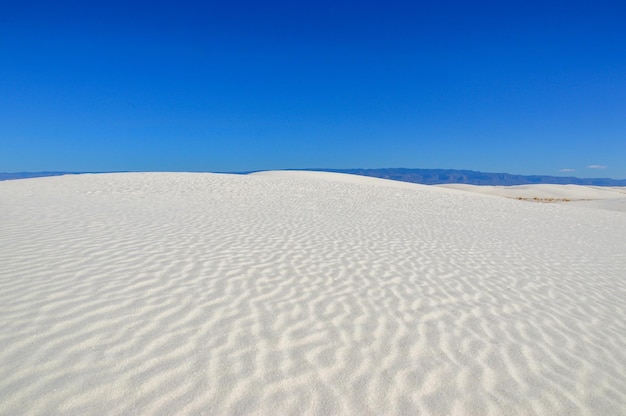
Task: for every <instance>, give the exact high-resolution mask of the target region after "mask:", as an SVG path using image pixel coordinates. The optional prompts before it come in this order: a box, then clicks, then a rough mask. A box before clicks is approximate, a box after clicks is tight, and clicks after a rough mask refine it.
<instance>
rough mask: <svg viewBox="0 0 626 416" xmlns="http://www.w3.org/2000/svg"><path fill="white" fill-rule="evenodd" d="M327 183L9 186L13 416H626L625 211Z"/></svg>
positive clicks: (9, 400)
mask: <svg viewBox="0 0 626 416" xmlns="http://www.w3.org/2000/svg"><path fill="white" fill-rule="evenodd" d="M318 176H319V177H316V176H315V175H297V174H284V175H281V174H275V175H248V176H236V175H214V174H183V173H178V174H173V173H168V174H159V173H145V174H139V173H135V174H106V175H80V176H67V177H55V178H38V179H29V180H20V181H8V182H2V183H0V415H40V414H45V415H102V414H107V415H130V414H138V415H139V414H140V415H171V414H194V415H244V414H246V415H247V414H260V415H263V414H268V415H332V414H341V415H345V414H355V415H382V414H386V415H392V414H398V415H400V414H402V415H448V414H450V415H620V414H622V415H623V414H626V302H625V301H624V299H626V214H624V213H622V212H617V211H615V212H613V211H600V210H595V211H594V210H582V209H576V208H572V207H567V206H556V205H540V204H528V203H525V202H523V201H513V200H507V199H497V198H491V197H485V196H480V195H470V194H464V193H458V192H454V191H451V190H446V189H437V188H431V187H426V186H419V185H409V184H404V185H402V186H400V185H394V184H393V183H391V182H385V181H380V180H369V181H368V180H359V181H356V180H355V181H352V182H351V181H350V180H349V178H348V179H347V180H344V178H345V176H339V175H336V176H332V175H331V176H324V175H322V174H320V175H318ZM333 178H339V179H341V180H334V179H333Z"/></svg>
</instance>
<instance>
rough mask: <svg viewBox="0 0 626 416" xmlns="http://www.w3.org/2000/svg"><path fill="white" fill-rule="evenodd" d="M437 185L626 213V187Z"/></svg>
mask: <svg viewBox="0 0 626 416" xmlns="http://www.w3.org/2000/svg"><path fill="white" fill-rule="evenodd" d="M436 186H437V187H442V188H448V189H456V190H460V191H466V192H475V193H480V194H485V195H494V196H501V197H505V198H512V199H518V200H523V201H530V202H544V203H566V204H568V205H571V206H578V207H584V208H597V209H607V210H611V211H622V212H626V188H623V187H603V186H582V185H548V184H542V185H517V186H477V185H466V184H445V185H436Z"/></svg>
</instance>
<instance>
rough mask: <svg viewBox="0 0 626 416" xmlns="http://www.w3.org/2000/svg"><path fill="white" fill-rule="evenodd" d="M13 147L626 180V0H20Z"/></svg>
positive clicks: (152, 161) (8, 30)
mask: <svg viewBox="0 0 626 416" xmlns="http://www.w3.org/2000/svg"><path fill="white" fill-rule="evenodd" d="M7 3H14V4H7ZM0 145H1V149H0V172H15V171H41V170H71V171H115V170H135V171H143V170H151V171H240V170H257V169H279V168H307V167H311V168H312V167H317V168H357V167H362V168H379V167H416V168H456V169H473V170H481V171H489V172H509V173H520V174H548V175H568V176H569V175H574V176H579V177H613V178H626V2H624V1H613V2H606V1H604V2H603V1H601V0H600V1H576V0H572V1H567V2H552V1H550V0H547V1H541V2H539V1H524V2H508V1H494V2H480V1H466V2H454V1H445V0H444V1H436V0H433V1H428V2H424V1H406V2H404V1H403V2H398V1H378V2H368V1H341V0H338V1H333V2H330V1H325V0H318V1H283V2H277V1H269V2H268V1H254V2H252V1H250V2H246V1H243V2H242V1H236V0H235V1H220V2H213V1H210V0H209V1H185V0H179V1H176V2H174V1H171V2H165V1H151V2H147V1H146V2H138V1H132V0H129V1H125V2H118V1H107V2H98V1H96V2H90V1H74V2H67V1H60V2H28V1H26V2H17V1H12V2H9V1H5V2H2V3H1V5H0ZM569 170H572V171H569Z"/></svg>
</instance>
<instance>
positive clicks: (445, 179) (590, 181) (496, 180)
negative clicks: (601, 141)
mask: <svg viewBox="0 0 626 416" xmlns="http://www.w3.org/2000/svg"><path fill="white" fill-rule="evenodd" d="M299 170H310V171H324V172H337V173H349V174H353V175H362V176H372V177H375V178H383V179H392V180H396V181H403V182H412V183H421V184H425V185H437V184H443V183H466V184H470V185H528V184H560V185H592V186H626V179H610V178H586V179H585V178H576V177H573V176H569V177H561V176H543V175H512V174H510V173H487V172H477V171H473V170H456V169H404V168H398V169H299ZM79 173H86V172H17V173H0V181H4V180H9V179H25V178H37V177H43V176H59V175H68V174H79ZM238 173H249V172H238Z"/></svg>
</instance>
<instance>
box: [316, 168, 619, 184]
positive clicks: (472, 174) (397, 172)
mask: <svg viewBox="0 0 626 416" xmlns="http://www.w3.org/2000/svg"><path fill="white" fill-rule="evenodd" d="M311 170H325V171H331V172H340V173H351V174H354V175H364V176H373V177H376V178H385V179H393V180H397V181H404V182H413V183H421V184H425V185H436V184H442V183H466V184H470V185H527V184H540V183H549V184H562V185H569V184H573V185H594V186H626V179H609V178H588V179H581V178H575V177H560V176H538V175H532V176H527V175H512V174H509V173H487V172H476V171H473V170H455V169H311Z"/></svg>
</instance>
